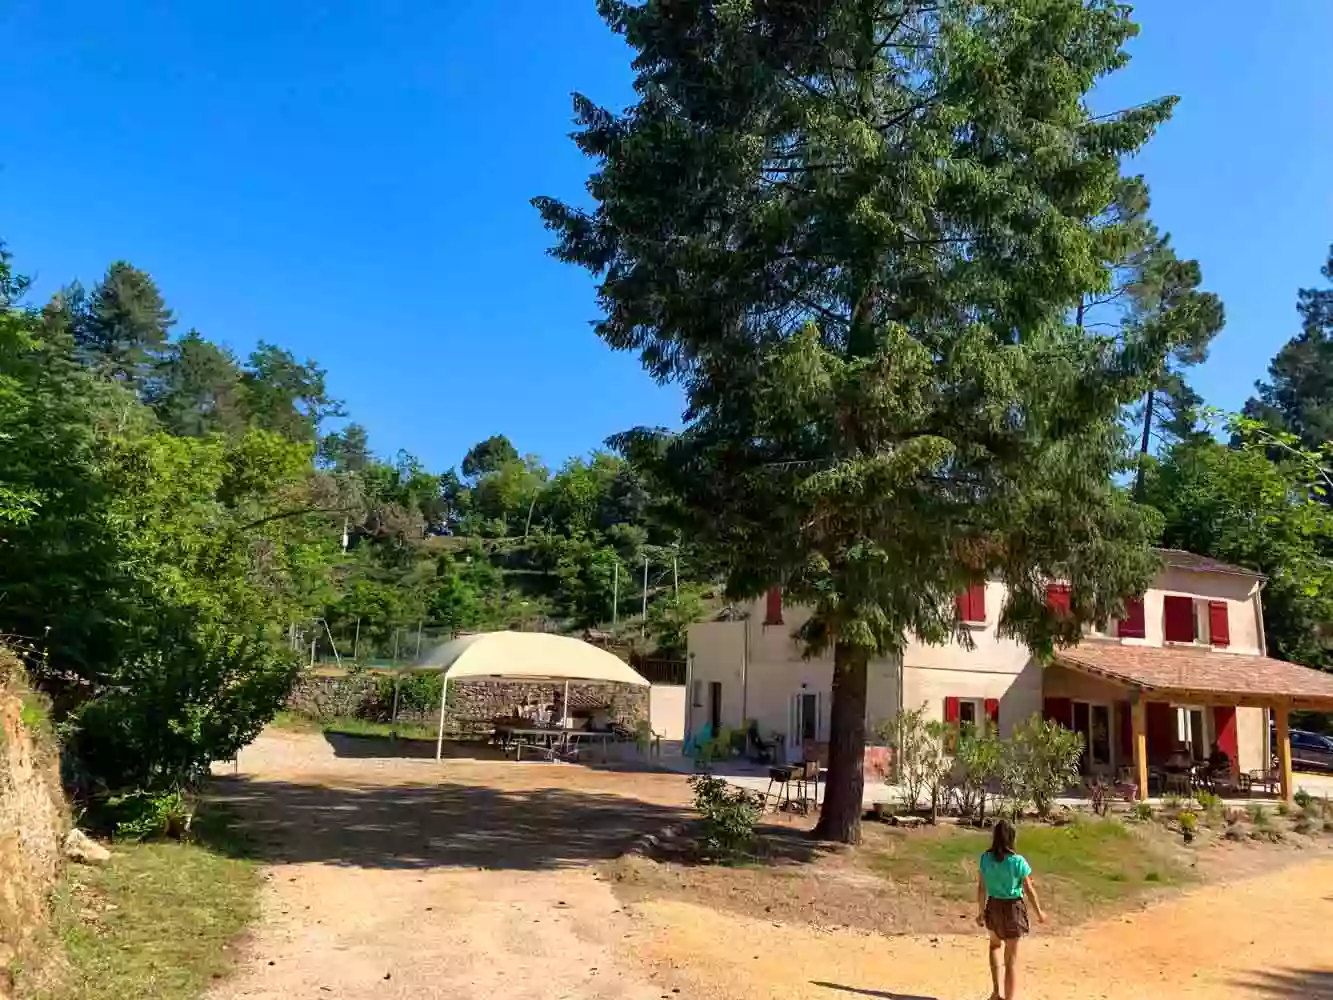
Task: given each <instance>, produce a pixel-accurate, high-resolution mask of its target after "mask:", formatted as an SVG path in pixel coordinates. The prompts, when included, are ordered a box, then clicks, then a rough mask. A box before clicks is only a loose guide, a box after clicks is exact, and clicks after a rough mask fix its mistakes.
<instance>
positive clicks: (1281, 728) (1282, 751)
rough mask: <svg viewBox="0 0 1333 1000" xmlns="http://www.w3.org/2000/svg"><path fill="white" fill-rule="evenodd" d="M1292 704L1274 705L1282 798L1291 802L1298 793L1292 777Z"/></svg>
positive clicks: (1278, 773) (1280, 703)
mask: <svg viewBox="0 0 1333 1000" xmlns="http://www.w3.org/2000/svg"><path fill="white" fill-rule="evenodd" d="M1290 711H1291V706H1290V705H1289V704H1288V703H1287V702H1279V703H1278V704H1277V705H1275V706H1273V715H1274V717H1275V719H1276V720H1277V777H1278V783H1279V784H1278V787H1279V790H1280V791H1281V793H1282V798H1283V799H1284V800H1286V801H1287V802H1290V801H1291V800H1292V798H1293V797H1294V796H1295V794H1296V789H1295V787H1294V786H1293V784H1292V778H1291V729H1290V727H1289V721H1288V716H1289V714H1290Z"/></svg>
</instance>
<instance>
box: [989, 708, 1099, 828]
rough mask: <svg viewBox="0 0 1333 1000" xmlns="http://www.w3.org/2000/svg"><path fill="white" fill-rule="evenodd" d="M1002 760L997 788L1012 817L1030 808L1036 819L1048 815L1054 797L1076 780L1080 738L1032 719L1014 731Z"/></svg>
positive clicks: (1054, 725)
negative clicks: (1032, 809) (1003, 796)
mask: <svg viewBox="0 0 1333 1000" xmlns="http://www.w3.org/2000/svg"><path fill="white" fill-rule="evenodd" d="M1009 744H1010V748H1009V752H1008V753H1007V754H1006V755H1005V756H1004V758H1003V764H1002V766H1001V769H1000V784H1001V787H1002V788H1003V789H1004V794H1005V797H1006V798H1007V799H1008V801H1009V806H1010V809H1011V810H1012V811H1013V813H1014V815H1015V816H1019V815H1021V814H1022V810H1023V809H1024V808H1025V807H1026V806H1028V805H1031V806H1032V807H1033V808H1034V809H1035V810H1036V812H1037V815H1038V816H1040V817H1042V818H1045V817H1046V816H1048V815H1049V814H1050V811H1051V804H1052V802H1054V800H1055V798H1056V796H1058V795H1061V794H1063V793H1064V791H1065V790H1066V789H1067V788H1069V787H1070V786H1071V785H1073V784H1074V783H1075V782H1076V781H1077V780H1078V762H1079V758H1080V757H1081V756H1082V754H1083V737H1082V735H1081V734H1079V733H1076V732H1072V731H1070V730H1068V729H1065V728H1064V727H1063V726H1061V725H1060V724H1059V723H1055V722H1050V721H1048V720H1046V719H1043V718H1041V716H1039V715H1034V716H1033V717H1032V718H1031V719H1029V720H1028V721H1027V722H1025V723H1022V724H1021V725H1019V726H1017V727H1015V729H1014V732H1013V735H1012V736H1011V737H1010V740H1009Z"/></svg>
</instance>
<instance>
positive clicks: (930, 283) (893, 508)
mask: <svg viewBox="0 0 1333 1000" xmlns="http://www.w3.org/2000/svg"><path fill="white" fill-rule="evenodd" d="M1048 8H1049V9H1048ZM602 11H603V14H604V16H605V17H606V19H607V21H608V23H609V24H610V25H611V27H612V28H613V29H614V30H615V31H617V32H619V33H621V34H623V35H624V37H625V39H626V41H627V42H628V43H629V44H630V45H631V46H632V47H633V48H634V49H635V50H636V52H637V53H638V58H637V61H636V62H635V64H634V66H635V70H636V73H637V93H638V95H639V99H638V102H637V103H636V104H634V105H633V106H631V107H630V108H628V109H627V110H626V111H624V112H623V113H620V114H616V113H613V112H611V111H608V110H605V109H602V108H599V107H597V106H595V105H594V104H593V103H592V102H591V101H589V100H588V99H587V98H584V97H582V96H578V97H576V99H575V112H576V115H577V117H578V121H579V124H580V126H581V128H580V131H579V132H578V134H577V135H576V136H575V141H576V142H577V143H578V145H579V147H580V149H581V150H582V151H584V152H585V153H587V154H588V155H589V156H590V157H592V158H593V159H594V160H595V161H596V168H595V172H594V173H593V175H592V177H591V178H590V179H589V183H588V189H589V190H590V191H591V192H592V196H593V199H594V205H593V207H592V208H591V210H585V209H582V208H578V207H574V206H571V205H567V204H564V203H561V202H559V201H557V200H555V199H553V198H538V199H536V200H535V204H536V207H537V208H538V209H539V211H540V212H541V214H542V217H543V219H544V221H545V222H546V224H547V226H548V227H549V228H550V229H551V230H552V231H553V232H554V233H555V235H556V241H557V242H556V246H555V250H554V253H555V254H556V255H557V256H558V257H560V258H561V259H563V260H566V261H568V262H571V263H575V264H577V265H580V266H582V267H585V268H587V269H588V270H589V271H590V272H592V273H593V274H594V275H596V277H597V279H598V280H599V287H598V293H599V297H600V301H601V304H602V306H603V308H604V310H605V314H606V318H605V319H604V320H603V321H602V322H600V323H599V324H598V327H597V330H598V333H599V335H600V336H601V337H602V338H603V339H604V340H605V341H606V342H607V343H608V344H609V345H610V346H611V347H613V348H615V349H618V350H628V351H634V352H637V353H638V354H639V356H640V358H641V360H642V362H643V364H644V366H645V367H646V368H647V369H648V370H649V371H650V373H652V374H653V375H654V376H655V377H657V378H659V379H663V380H667V379H678V380H680V381H681V382H682V384H683V385H684V386H685V389H686V393H687V402H688V407H689V414H690V419H689V421H688V422H687V424H686V426H685V427H684V429H683V430H682V431H681V432H680V433H678V434H674V435H663V434H661V433H657V432H653V431H651V430H647V429H641V430H640V431H639V432H637V433H632V434H630V435H627V436H624V437H622V438H621V439H620V440H621V442H622V443H623V444H624V446H625V447H626V448H628V449H629V450H630V452H631V454H632V455H633V457H634V459H635V462H636V464H640V465H641V466H642V467H645V468H648V469H650V470H651V472H650V475H651V477H652V478H653V479H654V481H658V482H661V483H663V484H664V485H665V487H666V490H667V492H668V493H669V494H671V495H672V496H673V497H676V498H677V501H678V502H677V512H678V513H679V514H680V515H681V517H682V521H683V523H684V524H686V525H687V528H688V533H689V535H690V536H691V537H698V538H700V539H703V540H707V541H708V542H710V543H711V544H714V545H715V546H716V547H717V549H718V552H719V554H720V555H723V556H725V559H726V564H727V567H728V570H729V574H728V581H727V583H728V590H729V591H730V592H731V593H734V594H737V595H741V596H745V595H755V594H758V593H760V592H762V591H763V590H764V589H765V588H766V587H768V586H769V585H771V584H773V583H778V582H781V583H782V584H783V585H784V586H785V587H786V589H787V593H788V594H789V595H790V596H791V598H792V599H793V600H795V601H799V602H801V603H806V604H809V605H810V606H811V607H812V608H813V612H814V613H813V616H812V617H811V619H810V620H809V624H808V625H807V626H806V628H805V630H804V633H803V638H804V639H805V642H806V645H807V648H808V649H809V650H810V651H812V652H814V651H818V650H820V649H823V648H825V647H827V646H833V645H836V646H837V647H839V650H840V651H839V652H838V655H837V659H838V662H839V663H840V664H841V666H840V667H839V669H840V670H843V671H845V673H846V677H847V679H846V681H845V682H844V683H840V684H839V685H837V687H836V689H835V690H836V694H835V699H837V700H840V701H842V702H843V704H841V705H837V704H835V706H834V708H833V711H832V717H833V720H834V721H833V726H834V729H835V730H836V731H835V732H834V733H832V734H831V737H832V738H831V747H832V748H833V752H832V756H831V758H830V779H829V799H828V802H827V805H826V808H825V810H824V812H823V814H822V816H821V825H822V832H823V833H825V834H829V835H832V836H835V837H837V838H839V839H855V837H856V824H857V821H858V817H859V815H860V809H861V789H860V787H859V784H858V783H857V776H858V775H859V773H860V772H859V768H858V767H857V762H856V760H855V755H853V754H849V753H846V752H844V751H843V750H841V749H840V748H843V747H859V746H861V745H862V743H863V742H864V741H863V735H864V732H863V728H864V705H863V700H864V691H865V683H866V682H865V672H866V663H867V662H868V660H869V659H870V658H871V657H872V656H876V655H893V654H895V653H897V652H899V651H901V649H902V647H903V644H904V643H905V642H906V641H907V639H908V637H909V636H915V637H917V638H919V639H921V640H923V641H926V642H932V643H940V642H945V641H948V640H950V639H954V638H959V639H960V640H961V641H963V642H966V641H968V640H967V638H966V634H965V633H964V632H962V631H961V630H960V629H959V626H958V622H957V621H956V615H955V614H954V612H953V607H954V595H955V594H956V593H957V592H958V591H959V590H960V589H961V588H962V587H963V586H964V585H966V584H967V583H968V582H969V581H972V580H977V579H983V578H985V577H987V576H995V577H999V578H1002V579H1003V580H1004V582H1005V583H1006V584H1007V585H1008V587H1009V592H1010V594H1011V597H1010V599H1009V601H1008V603H1007V605H1006V607H1005V609H1004V611H1003V612H1002V618H1001V623H1002V629H1003V630H1004V632H1005V633H1006V634H1009V635H1014V636H1019V637H1021V638H1023V639H1024V640H1025V641H1027V642H1028V643H1029V644H1030V645H1031V646H1032V648H1033V649H1034V650H1036V651H1037V652H1038V654H1039V655H1047V654H1049V653H1050V652H1051V651H1052V649H1053V648H1054V646H1056V645H1057V644H1060V645H1063V644H1069V643H1072V642H1074V641H1076V640H1077V639H1078V638H1079V636H1080V633H1081V628H1082V625H1083V624H1084V623H1086V622H1089V621H1097V620H1103V619H1106V618H1108V617H1110V616H1111V615H1112V614H1114V613H1115V611H1116V609H1117V608H1118V607H1119V602H1120V601H1121V600H1122V598H1123V597H1124V596H1125V595H1126V594H1130V593H1134V592H1137V591H1139V590H1141V589H1142V588H1143V587H1144V586H1145V585H1146V583H1147V582H1148V581H1149V579H1150V578H1151V577H1152V576H1153V574H1154V571H1155V566H1154V565H1153V559H1152V556H1151V554H1150V553H1149V551H1148V545H1149V542H1150V541H1151V540H1152V539H1153V536H1154V534H1155V532H1156V529H1157V520H1156V518H1155V517H1154V515H1153V514H1152V513H1151V512H1149V511H1145V510H1143V509H1140V508H1138V507H1136V506H1135V505H1133V504H1131V503H1130V502H1129V501H1128V500H1127V498H1126V497H1125V496H1124V495H1123V494H1122V493H1121V492H1120V491H1119V490H1117V489H1116V488H1115V487H1114V486H1113V485H1112V478H1111V477H1112V475H1113V474H1115V473H1117V472H1118V471H1120V470H1121V469H1122V468H1123V466H1124V460H1125V455H1126V451H1127V443H1128V442H1127V440H1126V438H1125V434H1124V430H1123V427H1122V425H1121V422H1120V420H1121V416H1122V413H1123V410H1124V407H1125V406H1127V405H1128V404H1130V403H1132V402H1133V401H1135V400H1137V399H1139V398H1141V397H1142V395H1143V394H1144V393H1145V392H1146V391H1147V390H1148V388H1149V387H1150V386H1151V385H1152V384H1153V383H1154V380H1155V379H1156V378H1157V377H1158V375H1159V373H1160V371H1161V367H1162V364H1163V359H1164V357H1165V356H1166V354H1167V353H1168V352H1169V351H1171V350H1173V349H1174V348H1176V347H1177V346H1178V345H1179V342H1180V340H1181V338H1183V337H1184V335H1185V334H1184V332H1183V331H1182V330H1180V329H1179V328H1177V327H1174V326H1173V327H1170V328H1163V327H1154V328H1152V329H1145V330H1144V332H1143V335H1142V336H1141V337H1135V338H1132V340H1125V341H1112V340H1111V339H1110V338H1105V337H1102V336H1100V335H1098V334H1095V333H1093V332H1091V331H1090V330H1088V329H1085V328H1081V327H1078V326H1076V325H1072V324H1070V323H1069V322H1068V314H1069V312H1070V310H1071V309H1072V308H1073V307H1074V305H1075V303H1077V302H1079V301H1081V300H1082V299H1083V297H1084V296H1085V295H1089V294H1094V293H1096V292H1098V291H1105V290H1106V289H1107V287H1108V286H1109V283H1110V270H1111V266H1112V262H1113V260H1115V259H1118V258H1119V257H1120V256H1121V254H1122V250H1123V247H1122V244H1123V243H1124V240H1123V239H1122V235H1123V233H1122V230H1123V226H1122V225H1120V224H1117V223H1115V222H1113V221H1108V220H1107V219H1106V218H1105V215H1106V213H1107V210H1108V206H1111V205H1112V204H1113V203H1114V202H1115V201H1116V200H1117V199H1118V198H1119V197H1120V196H1121V194H1122V190H1123V183H1122V177H1121V161H1122V158H1123V157H1126V156H1129V155H1132V154H1133V153H1134V152H1136V151H1137V150H1138V149H1139V148H1140V147H1141V146H1142V145H1143V144H1144V143H1145V142H1146V140H1147V139H1148V138H1149V136H1150V135H1151V134H1152V132H1153V131H1154V129H1155V128H1156V127H1157V126H1158V125H1159V124H1160V123H1161V122H1162V121H1164V120H1165V119H1166V118H1167V116H1168V115H1169V112H1170V109H1171V106H1172V104H1173V101H1172V100H1170V99H1164V100H1158V101H1150V102H1147V103H1145V104H1143V105H1140V106H1139V107H1137V108H1135V109H1133V110H1131V111H1127V112H1124V113H1122V114H1118V115H1112V116H1109V117H1106V118H1097V117H1093V116H1092V114H1091V112H1090V111H1089V110H1088V102H1087V100H1086V99H1085V98H1086V94H1087V91H1088V90H1090V89H1091V87H1092V86H1093V84H1094V82H1095V81H1096V80H1097V79H1098V78H1100V77H1102V76H1104V75H1107V74H1109V73H1112V72H1114V71H1115V70H1117V69H1118V68H1120V67H1121V66H1122V65H1123V64H1124V63H1125V61H1126V59H1127V57H1126V55H1125V53H1124V51H1123V48H1122V46H1123V44H1124V43H1125V42H1126V41H1127V40H1128V39H1129V38H1130V37H1132V36H1133V34H1134V33H1135V31H1136V28H1135V26H1134V24H1133V23H1132V22H1131V21H1130V20H1129V19H1128V16H1127V11H1126V10H1124V9H1123V8H1121V7H1115V6H1112V5H1109V4H1085V3H1083V2H1082V0H1057V2H1056V3H1054V4H1053V5H1051V4H1048V5H1047V6H1046V7H1044V8H1043V11H1042V16H1041V17H1033V16H1030V10H1029V8H1028V5H1027V3H1026V2H1025V0H1002V2H990V3H981V2H965V3H958V4H949V5H944V6H939V5H935V6H930V7H920V8H917V7H911V8H900V7H899V5H886V4H873V5H870V6H869V7H867V6H866V5H864V4H858V3H854V2H852V0H834V2H830V3H824V4H817V5H808V4H807V5H786V6H782V5H778V6H773V5H767V6H765V5H752V4H741V5H735V4H726V5H712V4H675V5H662V4H652V3H644V4H632V3H627V2H608V3H605V4H603V5H602ZM705 52H706V53H707V56H706V58H702V57H701V55H700V54H701V53H705ZM849 95H855V96H854V98H852V97H850V96H849ZM1052 135H1063V136H1077V137H1078V140H1077V141H1072V142H1055V143H1053V142H1052V141H1051V136H1052ZM1001 149H1002V150H1003V151H1004V152H1003V155H997V153H996V150H1001ZM663 219H669V220H671V224H670V225H668V226H663V224H662V220H663ZM1075 526H1076V527H1075ZM1052 578H1060V579H1068V580H1069V581H1070V583H1071V585H1072V594H1073V599H1072V603H1071V609H1072V614H1070V615H1068V616H1066V617H1060V618H1058V617H1056V616H1055V615H1054V614H1053V613H1052V612H1051V611H1050V610H1049V609H1048V607H1047V603H1046V600H1045V586H1046V582H1047V581H1048V580H1050V579H1052ZM905 579H910V580H911V585H910V586H904V585H903V581H904V580H905ZM844 727H847V728H846V730H844Z"/></svg>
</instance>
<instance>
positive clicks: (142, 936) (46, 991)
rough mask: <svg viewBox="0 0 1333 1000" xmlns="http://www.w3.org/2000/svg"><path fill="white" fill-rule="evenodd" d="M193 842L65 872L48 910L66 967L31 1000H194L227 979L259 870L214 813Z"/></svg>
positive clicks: (203, 818) (206, 814)
mask: <svg viewBox="0 0 1333 1000" xmlns="http://www.w3.org/2000/svg"><path fill="white" fill-rule="evenodd" d="M193 836H194V840H193V842H190V843H175V842H157V843H142V844H117V845H115V847H114V848H113V851H114V856H113V857H112V859H111V861H110V863H108V864H107V865H106V866H105V867H101V868H94V867H83V866H71V868H70V870H69V873H68V875H67V877H66V880H65V884H64V885H63V886H62V887H61V888H60V890H59V892H58V893H57V898H56V909H55V915H56V923H55V928H56V932H57V934H58V936H59V938H60V939H61V941H62V943H63V945H64V961H63V963H60V964H61V965H62V966H63V968H61V969H60V970H59V971H58V972H57V973H56V975H55V979H54V980H53V981H52V982H50V983H47V984H45V985H44V986H43V987H42V988H41V989H38V990H37V991H36V992H35V993H34V994H32V995H33V996H34V997H35V998H36V1000H125V998H128V997H152V998H153V1000H194V998H196V997H198V996H199V995H200V994H201V993H202V992H203V991H204V990H205V989H206V988H207V987H208V985H209V983H210V982H211V981H213V980H214V979H217V978H220V977H221V976H222V975H223V974H224V973H225V972H226V971H227V969H228V968H229V966H230V964H231V954H230V947H229V946H230V945H231V943H232V942H233V941H234V940H235V939H236V937H237V936H238V935H239V934H240V933H241V932H242V931H243V930H244V929H245V927H246V926H247V925H248V924H249V923H250V921H251V920H252V919H254V917H255V915H256V913H257V909H258V892H259V882H260V879H259V869H258V865H257V864H256V863H255V862H254V861H252V860H250V859H249V858H248V857H247V856H246V855H247V854H248V848H247V846H246V844H245V842H244V840H243V839H242V838H241V837H240V836H239V835H238V834H237V833H236V831H235V828H234V827H233V826H232V824H231V822H230V818H229V817H228V816H227V815H226V814H225V813H223V812H221V811H220V810H218V809H217V807H211V806H205V807H204V808H202V809H201V810H200V812H199V814H198V815H197V816H196V819H195V826H194V833H193Z"/></svg>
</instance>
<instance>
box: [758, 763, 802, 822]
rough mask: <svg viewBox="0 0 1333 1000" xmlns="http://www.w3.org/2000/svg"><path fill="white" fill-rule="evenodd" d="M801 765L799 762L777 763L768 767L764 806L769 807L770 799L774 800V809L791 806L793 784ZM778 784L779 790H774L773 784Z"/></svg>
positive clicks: (775, 810)
mask: <svg viewBox="0 0 1333 1000" xmlns="http://www.w3.org/2000/svg"><path fill="white" fill-rule="evenodd" d="M799 770H800V765H797V764H775V765H773V766H772V767H770V768H769V769H768V789H767V790H766V791H765V792H764V808H765V809H767V808H768V801H769V799H772V800H773V811H774V812H777V811H778V810H779V809H781V808H783V807H784V806H786V807H790V806H791V784H792V781H793V779H794V778H795V777H796V773H797V771H799ZM774 785H777V786H778V790H777V791H776V792H774V791H773V786H774Z"/></svg>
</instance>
